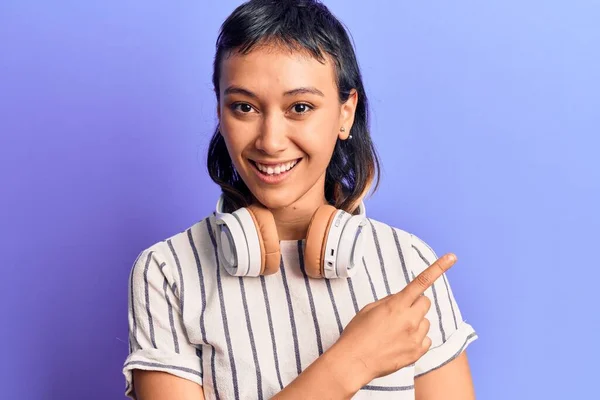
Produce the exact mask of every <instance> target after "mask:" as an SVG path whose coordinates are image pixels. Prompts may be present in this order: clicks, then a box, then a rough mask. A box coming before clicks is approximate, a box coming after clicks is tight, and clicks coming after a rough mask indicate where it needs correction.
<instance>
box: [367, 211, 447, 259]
mask: <svg viewBox="0 0 600 400" xmlns="http://www.w3.org/2000/svg"><path fill="white" fill-rule="evenodd" d="M367 227H368V229H366V235H367V237H366V242H367V251H369V250H372V251H373V252H374V253H376V254H378V255H379V257H383V253H389V252H394V253H398V255H400V257H401V258H406V259H407V260H406V261H408V262H410V263H412V264H414V263H416V264H417V265H418V264H419V263H420V262H422V261H423V262H426V263H428V264H431V263H433V262H434V261H435V260H437V258H438V256H437V253H436V252H435V251H434V250H433V248H432V247H431V245H430V244H429V243H428V242H427V241H426V240H425V239H423V238H422V237H421V236H419V235H417V234H416V233H415V232H414V231H413V230H410V229H408V228H403V227H398V226H393V225H390V224H388V223H386V222H383V221H379V220H376V219H373V218H368V224H367ZM415 259H416V260H417V261H413V260H415Z"/></svg>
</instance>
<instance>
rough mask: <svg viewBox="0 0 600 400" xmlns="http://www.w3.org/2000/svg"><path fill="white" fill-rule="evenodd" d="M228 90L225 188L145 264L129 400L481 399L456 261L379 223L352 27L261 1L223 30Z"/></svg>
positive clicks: (222, 148)
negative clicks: (370, 199) (452, 271)
mask: <svg viewBox="0 0 600 400" xmlns="http://www.w3.org/2000/svg"><path fill="white" fill-rule="evenodd" d="M213 83H214V87H215V92H216V96H217V104H218V107H217V113H218V117H219V125H218V127H217V129H216V132H215V134H214V136H213V138H212V140H211V144H210V149H209V153H208V169H209V172H210V175H211V177H212V179H213V180H214V181H215V182H216V183H217V184H218V185H220V186H221V188H222V193H223V195H222V197H221V198H220V199H219V201H218V204H217V208H216V211H215V213H213V214H211V215H209V216H208V217H206V218H205V219H204V220H202V221H200V222H198V223H196V224H194V225H193V226H191V227H190V228H189V229H187V230H186V231H184V232H181V233H179V234H176V235H174V236H172V237H171V238H169V239H167V240H165V241H163V242H160V243H157V244H155V245H153V246H151V247H150V248H148V249H146V250H145V251H143V252H142V253H141V254H140V256H139V257H138V259H137V261H136V262H135V264H134V266H133V269H132V272H131V281H130V293H129V327H130V336H129V340H130V354H129V356H128V358H127V360H126V361H125V366H124V374H125V376H126V380H127V389H126V390H127V392H126V393H127V395H128V396H130V397H131V398H137V399H141V400H170V399H173V400H174V399H177V400H192V399H194V400H198V399H204V398H206V399H269V398H276V399H347V398H356V399H367V398H369V399H420V400H436V399H445V400H449V399H461V400H465V399H472V398H474V390H473V385H472V382H471V375H470V371H469V365H468V361H467V358H466V355H465V348H466V347H467V346H468V345H469V343H471V342H472V341H473V340H475V339H476V337H477V336H476V334H475V332H474V330H473V328H472V327H471V326H470V325H469V324H467V323H465V322H464V321H463V319H462V317H461V313H460V311H459V308H458V306H457V304H456V302H455V299H454V297H453V295H452V291H451V289H450V286H449V283H448V280H447V278H446V276H445V275H444V274H443V273H444V271H446V270H447V269H448V268H449V267H450V266H451V265H452V264H453V263H454V262H455V261H456V259H455V256H454V255H452V254H448V255H445V256H444V257H441V258H439V259H438V257H437V256H436V254H435V253H434V252H433V250H431V248H430V247H429V246H428V245H427V244H426V243H425V242H423V241H422V240H421V239H419V238H418V237H416V236H415V235H412V234H410V233H408V232H406V231H403V230H400V229H398V228H393V227H390V226H388V225H386V224H384V223H383V222H379V221H375V220H372V219H369V218H367V217H366V213H365V208H364V205H363V203H362V200H363V198H364V197H365V195H366V194H367V192H368V191H369V190H370V189H371V188H372V187H373V188H374V187H376V182H377V177H378V160H377V157H376V154H375V150H374V148H373V145H372V142H371V138H370V136H369V131H368V118H367V117H368V113H367V97H366V94H365V90H364V87H363V83H362V79H361V74H360V71H359V68H358V64H357V61H356V58H355V53H354V50H353V48H352V45H351V42H350V40H349V37H348V34H347V32H346V31H345V29H344V28H343V26H342V25H341V23H340V22H339V21H338V20H337V19H336V18H335V17H334V16H333V15H332V14H331V13H330V12H329V10H328V9H327V8H326V7H325V6H324V5H322V4H320V3H319V2H317V1H315V0H280V1H276V0H251V1H249V2H247V3H245V4H243V5H242V6H240V7H239V8H237V9H236V10H235V11H234V12H233V14H232V15H231V16H230V17H229V18H228V19H227V20H226V21H225V23H224V24H223V26H222V30H221V33H220V36H219V39H218V42H217V51H216V57H215V63H214V75H213Z"/></svg>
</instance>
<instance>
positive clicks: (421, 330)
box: [133, 257, 455, 400]
mask: <svg viewBox="0 0 600 400" xmlns="http://www.w3.org/2000/svg"><path fill="white" fill-rule="evenodd" d="M454 262H455V258H454V257H442V258H440V259H439V260H438V261H436V262H435V263H433V264H432V265H431V266H430V267H429V268H427V269H426V270H425V271H423V272H422V273H421V274H420V275H419V276H418V277H417V278H416V279H414V280H413V281H412V282H411V283H409V284H408V285H407V286H406V287H405V288H404V289H403V290H402V291H401V292H399V293H396V294H393V295H390V296H388V297H385V298H383V299H381V300H378V301H376V302H374V303H371V304H369V305H367V306H366V307H364V308H363V309H362V310H360V311H359V312H358V313H357V314H356V315H355V316H354V318H353V319H352V320H351V321H350V323H349V324H348V325H347V326H346V328H345V329H344V331H343V332H342V335H341V336H340V338H339V339H338V341H337V342H336V343H335V344H334V345H333V346H332V347H331V348H330V349H328V350H327V351H326V352H325V353H324V354H323V355H321V356H320V357H319V358H318V359H317V360H315V361H314V362H313V363H312V364H311V365H310V366H309V367H308V368H306V369H305V370H304V371H303V372H302V373H301V374H300V375H298V377H297V378H296V379H294V380H293V381H292V382H291V383H290V384H289V385H288V386H286V387H285V388H284V389H283V390H282V391H281V392H279V393H277V394H276V395H275V396H274V397H273V400H292V399H294V400H295V399H306V398H327V399H339V400H342V399H350V398H352V397H353V396H354V395H355V394H356V392H358V391H359V390H360V389H361V388H362V387H363V386H364V385H366V384H367V383H369V382H370V381H371V380H373V379H375V378H378V377H381V376H385V375H388V374H391V373H393V372H395V371H397V370H399V369H401V368H403V367H406V366H407V365H410V364H412V363H414V362H416V361H417V360H418V359H419V358H421V356H423V355H424V354H425V353H426V352H427V351H428V350H429V348H430V346H431V340H430V339H429V338H428V337H427V336H426V335H427V332H428V331H429V321H428V320H427V319H426V318H425V315H426V314H427V311H428V310H429V308H430V306H431V302H430V300H429V299H428V297H426V296H423V293H424V292H425V290H426V289H427V288H429V287H430V286H431V285H432V284H433V282H434V281H435V280H437V278H439V277H440V276H441V275H442V273H444V272H445V271H446V270H447V269H448V268H450V267H451V266H452V265H453V264H454ZM133 383H134V390H135V392H136V394H137V399H138V400H175V399H177V400H204V398H205V397H204V393H203V391H202V387H201V386H200V385H199V384H197V383H195V382H191V381H188V380H186V379H183V378H179V377H176V376H174V375H170V374H168V373H164V372H152V371H140V370H134V379H133Z"/></svg>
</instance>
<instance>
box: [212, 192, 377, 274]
mask: <svg viewBox="0 0 600 400" xmlns="http://www.w3.org/2000/svg"><path fill="white" fill-rule="evenodd" d="M215 217H216V225H217V235H216V236H217V242H218V248H219V258H220V259H221V262H222V264H223V265H224V266H225V269H226V270H227V272H229V274H231V275H233V276H253V277H256V276H259V275H271V274H274V273H276V272H277V271H278V270H279V263H280V261H281V251H280V248H279V236H278V235H277V227H276V225H275V219H274V218H273V214H271V212H270V211H269V210H268V209H267V208H265V207H264V206H262V205H258V204H253V205H250V206H248V207H243V208H240V209H238V210H236V211H234V212H233V213H224V212H223V195H221V196H220V197H219V200H218V202H217V207H216V213H215ZM366 224H367V217H366V213H365V206H364V203H362V202H361V204H360V206H359V208H358V212H357V214H354V215H352V214H349V213H347V212H345V211H343V210H339V209H337V208H335V207H333V206H331V205H323V206H321V207H319V208H318V209H317V210H316V211H315V213H314V214H313V216H312V219H311V221H310V224H309V226H308V233H307V237H306V246H305V249H304V263H305V267H306V274H307V275H308V276H309V277H311V278H327V279H333V278H348V277H351V276H353V275H354V273H355V272H356V270H357V268H355V266H356V265H357V264H358V263H359V262H360V260H361V259H362V257H363V253H364V245H363V236H364V235H363V233H362V231H363V228H364V226H365V225H366Z"/></svg>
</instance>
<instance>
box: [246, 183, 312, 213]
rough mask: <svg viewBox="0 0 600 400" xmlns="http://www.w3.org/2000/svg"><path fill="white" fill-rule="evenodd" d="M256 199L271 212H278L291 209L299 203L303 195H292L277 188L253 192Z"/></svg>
mask: <svg viewBox="0 0 600 400" xmlns="http://www.w3.org/2000/svg"><path fill="white" fill-rule="evenodd" d="M253 194H254V197H256V199H257V200H258V201H259V202H260V203H261V204H262V205H263V206H265V207H267V208H268V209H270V210H277V209H282V208H286V207H290V206H291V205H293V204H294V203H295V202H297V201H298V200H299V199H300V198H301V197H302V195H301V194H300V193H292V192H291V191H290V190H286V189H285V188H277V189H271V190H260V189H259V190H258V191H256V192H255V191H253Z"/></svg>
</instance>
